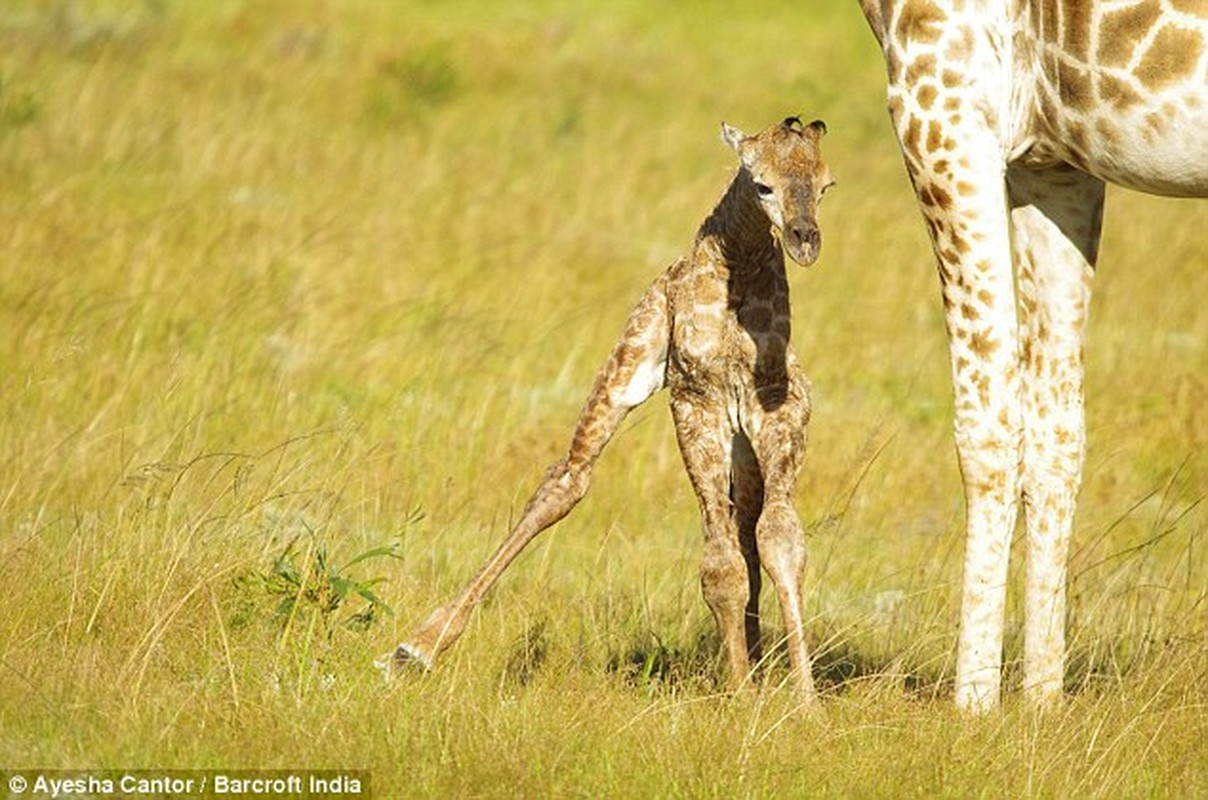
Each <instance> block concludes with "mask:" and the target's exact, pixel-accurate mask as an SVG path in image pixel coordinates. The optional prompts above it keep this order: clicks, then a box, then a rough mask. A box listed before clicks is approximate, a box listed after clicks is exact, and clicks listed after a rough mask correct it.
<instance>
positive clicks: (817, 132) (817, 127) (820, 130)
mask: <svg viewBox="0 0 1208 800" xmlns="http://www.w3.org/2000/svg"><path fill="white" fill-rule="evenodd" d="M805 129H806V130H808V131H811V132H812V133H813V136H814V138H815V139H821V138H822V137H823V136H825V135H826V123H825V122H823V121H822V120H820V119H816V120H814V121H813V122H811V123H810V124H809V125H806V126H805Z"/></svg>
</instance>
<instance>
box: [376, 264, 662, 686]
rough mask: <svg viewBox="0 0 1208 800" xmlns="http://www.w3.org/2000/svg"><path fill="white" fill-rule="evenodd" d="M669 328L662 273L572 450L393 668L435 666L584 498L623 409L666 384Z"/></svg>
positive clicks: (602, 376) (600, 378)
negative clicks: (511, 568) (517, 565)
mask: <svg viewBox="0 0 1208 800" xmlns="http://www.w3.org/2000/svg"><path fill="white" fill-rule="evenodd" d="M669 330H670V328H669V324H668V313H667V297H666V276H663V277H662V278H660V279H659V280H657V281H655V283H654V285H652V286H651V287H650V288H649V289H648V290H647V291H646V293H645V294H644V295H642V299H641V300H640V301H638V304H637V306H636V307H635V308H634V310H633V313H632V314H631V315H630V317H629V322H628V323H627V325H626V326H625V332H624V334H623V335H622V336H621V340H620V341H619V342H618V343H617V345H616V347H615V348H614V349H613V351H612V355H611V356H610V357H609V359H608V362H607V363H606V364H605V365H604V367H603V368H602V369H601V370H600V372H599V374H598V375H597V377H596V383H595V387H594V388H593V389H592V392H591V395H590V396H589V397H588V398H587V403H586V404H585V405H584V407H583V411H582V413H581V414H580V415H579V423H578V425H577V426H576V428H575V433H574V436H573V437H572V439H571V444H570V449H569V451H568V452H567V454H566V456H565V457H563V458H562V460H560V461H559V462H558V463H556V464H554V466H552V467H551V468H550V469H549V470H548V471H547V472H546V474H545V477H544V479H542V481H541V485H540V486H538V487H537V491H535V492H534V493H533V495H532V497H531V498H529V501H528V503H527V504H526V505H525V507H524V513H522V514H521V515H520V520H519V521H518V522H517V523H516V525H515V527H513V528H512V531H511V533H509V534H508V537H507V538H506V539H505V540H504V541H503V543H502V544H501V545H500V546H499V548H498V549H497V550H496V551H495V553H494V554H493V555H492V556H491V557H490V558H489V559H488V560H487V562H486V564H484V565H483V566H482V568H481V569H480V570H479V571H478V574H477V575H475V576H474V578H473V579H472V580H471V581H470V583H469V584H468V585H467V586H466V587H465V588H464V589H463V590H462V591H461V593H460V594H459V595H457V597H456V598H454V599H453V600H452V601H451V602H449V603H447V604H446V605H443V606H441V607H440V608H438V609H436V610H435V611H433V612H432V614H431V615H430V616H429V617H428V619H427V620H426V621H425V622H424V623H423V624H422V625H421V626H420V627H419V629H418V630H417V631H415V633H414V634H412V635H411V637H410V638H408V639H407V640H406V641H404V642H403V643H402V644H400V645H399V646H398V647H397V648H396V649H395V651H394V654H393V656H392V657H391V658H390V665H389V672H390V674H394V673H395V672H397V671H398V670H399V669H400V668H402V667H403V666H404V665H406V664H407V663H418V664H420V665H422V666H423V667H425V668H427V667H430V666H431V665H432V662H433V660H434V659H435V658H436V657H437V655H439V654H440V652H441V651H442V650H444V649H446V648H447V647H449V646H450V645H452V644H453V642H455V641H456V640H457V637H458V636H460V635H461V633H462V631H463V630H464V629H465V627H466V622H467V621H468V619H469V616H470V613H471V612H472V611H473V610H474V607H475V606H477V605H478V603H479V602H480V601H481V600H482V598H483V596H484V595H485V594H486V593H487V591H488V590H489V589H490V588H491V586H492V585H493V584H494V583H495V581H496V580H498V579H499V576H500V575H502V574H503V571H504V570H505V569H507V567H508V565H509V564H511V563H512V561H513V560H514V559H515V558H516V556H517V555H519V554H520V552H521V551H522V550H523V549H524V548H525V546H526V545H528V543H529V542H531V541H532V540H533V538H534V537H535V536H537V534H539V533H541V532H542V531H544V530H545V529H546V528H549V527H550V526H551V525H553V524H554V523H556V522H557V521H558V520H560V519H562V518H563V517H565V516H566V515H567V514H569V513H570V511H571V509H572V508H574V507H575V505H576V504H578V502H579V501H580V500H581V499H583V495H585V494H586V493H587V487H588V486H589V484H590V483H591V470H592V467H593V466H595V463H596V459H597V458H599V456H600V453H601V452H602V451H603V450H604V446H605V445H606V444H608V441H609V439H611V438H612V435H613V434H614V433H616V431H617V428H618V427H619V426H620V424H621V421H622V420H623V419H624V418H625V415H626V414H628V413H629V412H630V411H631V410H632V409H634V408H636V407H637V406H639V405H641V404H642V403H643V402H645V400H646V399H647V398H649V397H650V396H651V395H652V394H654V393H655V392H656V391H658V390H659V389H660V388H662V386H663V384H664V382H665V374H666V363H667V345H668V339H669Z"/></svg>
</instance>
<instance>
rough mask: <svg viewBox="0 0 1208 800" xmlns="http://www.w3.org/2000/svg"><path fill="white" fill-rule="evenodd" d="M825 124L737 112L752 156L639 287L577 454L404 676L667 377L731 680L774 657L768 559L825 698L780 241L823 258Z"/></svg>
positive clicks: (806, 407) (733, 137) (546, 521)
mask: <svg viewBox="0 0 1208 800" xmlns="http://www.w3.org/2000/svg"><path fill="white" fill-rule="evenodd" d="M825 132H826V126H825V125H824V124H823V123H822V122H821V121H815V122H811V123H809V124H808V125H803V124H802V123H801V120H799V119H798V118H796V117H790V118H788V119H786V120H784V122H782V123H780V124H778V125H774V126H772V127H770V128H768V129H767V130H765V131H763V132H761V133H759V134H757V135H755V136H746V135H744V134H743V133H742V131H740V130H738V129H736V128H733V127H731V126H729V125H726V124H724V123H723V124H722V139H723V140H724V141H725V142H726V143H727V144H729V145H730V146H731V147H732V148H734V150H735V151H736V152H737V153H738V158H739V161H740V167H739V169H738V173H737V174H736V175H735V177H734V179H733V181H732V182H731V183H730V186H729V188H728V189H727V190H726V192H725V194H724V195H722V198H721V200H720V202H718V204H717V206H716V208H714V210H713V212H712V213H711V214H710V215H709V217H708V218H707V219H706V220H705V221H704V223H703V224H702V225H701V227H700V230H699V232H698V233H697V235H696V241H695V243H694V244H693V246H692V251H691V253H690V255H688V257H686V258H680V259H679V260H677V261H676V262H675V263H673V264H672V265H671V266H670V267H669V268H668V269H667V270H666V271H665V272H664V273H663V274H662V275H660V276H659V278H658V279H657V280H656V281H655V282H654V284H653V285H652V286H651V287H650V288H649V289H648V290H647V291H646V293H645V294H644V295H642V298H641V300H640V301H638V304H637V307H636V308H635V309H634V310H633V313H632V314H631V315H630V317H629V321H628V323H627V324H626V326H625V332H624V333H623V334H622V335H621V339H620V341H619V342H617V344H616V347H615V348H614V349H613V351H612V355H611V356H610V357H609V359H608V362H607V363H606V364H605V365H604V367H603V368H602V369H601V370H600V373H599V375H598V376H597V377H596V382H595V387H594V388H593V389H592V392H591V395H590V396H589V397H588V399H587V403H586V405H585V406H584V408H583V412H582V414H581V415H580V417H579V423H578V426H577V427H576V428H575V433H574V436H573V438H572V439H571V444H570V450H569V452H568V453H567V454H566V456H565V457H564V458H562V460H560V461H559V462H558V463H556V464H554V465H553V466H552V467H551V468H550V469H549V471H548V472H547V473H546V475H545V478H544V479H543V480H542V481H541V485H540V486H538V487H537V491H536V492H534V494H533V496H532V497H531V498H530V499H529V501H528V504H527V505H526V506H525V508H524V513H523V514H521V516H520V520H519V522H517V523H516V525H515V527H514V528H513V529H512V531H511V533H510V534H509V535H508V537H507V539H506V540H505V541H504V542H503V544H502V545H500V547H499V549H498V550H497V551H496V552H495V554H494V555H492V556H491V558H490V559H489V560H488V561H487V563H486V564H485V565H484V566H483V567H482V569H481V570H480V571H479V572H478V574H477V575H476V576H475V577H474V579H473V580H471V581H470V583H469V585H468V586H466V588H465V589H464V590H462V592H461V594H459V595H458V596H457V597H456V598H455V599H454V600H453V601H452V602H450V603H449V604H447V605H444V606H442V607H440V608H438V609H437V610H436V611H434V612H433V613H432V615H431V616H430V617H428V619H427V621H426V622H424V624H423V625H422V626H420V628H419V630H418V631H416V632H415V633H414V634H413V635H412V636H411V638H410V639H408V640H407V641H405V642H403V643H402V644H400V645H399V646H398V648H397V649H396V650H395V651H394V654H393V656H392V657H391V658H390V665H389V671H390V673H391V674H393V673H394V672H397V671H398V670H400V669H402V668H403V666H404V665H405V664H407V663H409V662H418V663H419V664H420V665H422V666H423V667H425V668H427V667H429V666H431V664H432V661H433V659H435V658H436V656H437V655H438V654H439V653H440V652H441V651H442V650H444V649H445V648H446V647H448V646H449V645H451V644H453V642H454V641H455V640H456V639H457V637H458V636H459V635H461V632H462V630H463V629H464V628H465V626H466V621H467V618H468V617H469V615H470V612H471V611H472V610H473V609H474V607H475V606H476V605H477V604H478V602H479V601H480V600H481V599H482V597H483V595H484V594H485V593H486V592H487V590H488V589H490V587H491V585H492V584H494V583H495V580H496V579H497V578H498V577H499V576H500V574H501V573H502V572H503V571H504V570H505V569H506V568H507V566H508V565H509V564H510V563H511V562H512V560H513V559H514V558H515V557H516V556H517V555H518V554H519V553H520V551H521V550H523V549H524V547H525V545H527V544H528V543H529V542H530V541H532V539H533V537H535V536H536V535H537V534H539V533H541V532H542V531H543V530H545V529H546V528H548V527H550V526H551V525H553V524H554V523H555V522H557V521H558V520H560V519H562V518H563V517H564V516H566V514H567V513H569V512H570V510H571V509H572V508H574V506H575V505H576V504H577V503H578V502H579V500H581V499H582V498H583V496H584V495H585V494H586V492H587V488H588V484H589V483H590V481H591V471H592V467H593V466H594V465H595V463H596V459H597V458H598V457H599V456H600V453H601V451H602V450H603V449H604V446H605V445H606V444H607V443H608V440H609V439H610V438H611V437H612V435H613V434H614V433H615V432H616V430H617V428H618V426H620V424H621V421H622V420H623V419H624V418H625V415H626V414H628V413H629V412H630V411H631V410H632V409H634V408H636V407H637V406H639V405H641V404H642V403H643V402H644V401H645V400H646V399H647V398H649V397H650V396H651V395H652V394H654V393H655V392H656V391H658V390H659V389H661V388H663V387H664V386H666V387H668V388H669V389H670V390H671V414H672V417H673V418H674V421H675V431H676V437H677V439H678V441H679V448H680V453H681V454H682V456H683V460H684V466H685V467H686V468H687V471H688V477H689V478H690V480H691V482H692V488H693V489H694V490H695V492H696V497H697V500H698V501H699V503H700V510H701V517H702V518H703V522H704V533H705V548H704V558H703V561H702V564H701V588H702V589H703V592H704V596H705V601H706V602H707V603H708V605H709V608H710V609H711V610H712V612H713V615H714V617H715V618H716V620H717V627H718V629H719V631H720V634H721V642H722V648H723V651H724V656H725V661H726V664H727V666H728V678H729V683H730V685H731V687H733V688H740V687H741V686H743V685H745V684H746V683H747V682H748V681H749V679H750V675H751V667H752V663H753V662H755V661H758V660H759V658H760V642H759V589H760V566H762V567H763V568H764V569H766V570H767V572H768V575H769V576H770V577H771V579H772V582H773V583H774V584H775V587H776V591H777V593H778V595H779V599H780V608H781V611H782V613H783V616H784V623H785V627H786V629H787V644H788V652H789V659H790V662H791V667H792V675H793V681H794V685H795V687H796V688H797V690H798V691H799V693H800V694H801V695H802V696H803V697H804V698H806V699H809V698H812V697H813V694H814V684H813V679H812V677H811V675H810V662H809V656H808V653H807V652H806V646H805V636H804V633H803V627H804V626H803V623H802V617H801V596H800V595H801V588H800V587H801V584H800V580H801V573H802V569H803V567H804V565H805V538H804V532H803V530H802V527H801V522H800V520H799V519H798V518H797V513H796V511H795V510H794V509H793V505H792V494H793V487H794V485H795V483H796V481H797V474H798V472H799V471H800V469H801V463H802V460H803V458H804V456H805V426H806V423H807V422H808V421H809V417H810V400H809V383H808V382H807V381H806V379H805V377H804V376H803V375H802V374H801V370H800V368H799V367H798V366H797V359H796V356H795V355H794V353H793V350H792V348H791V347H790V346H789V327H790V324H789V287H788V281H787V279H786V277H785V270H784V255H783V253H782V252H781V245H783V247H784V249H785V250H787V251H788V254H789V256H790V257H791V258H792V259H793V260H794V261H796V262H797V263H798V264H802V265H807V266H808V265H809V264H812V263H813V262H814V261H815V260H816V259H817V258H818V250H819V247H820V246H821V238H820V236H819V232H818V222H817V212H818V204H819V202H820V201H821V199H822V194H823V192H825V191H826V190H827V189H828V188H829V187H830V186H831V185H832V184H833V181H832V180H831V176H830V171H829V170H828V168H827V166H826V164H825V163H824V162H823V161H822V156H821V153H820V152H819V139H820V138H821V137H822V135H823V134H824V133H825ZM777 240H779V242H778V241H777Z"/></svg>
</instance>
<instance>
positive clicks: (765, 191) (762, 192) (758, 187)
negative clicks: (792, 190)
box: [755, 181, 772, 197]
mask: <svg viewBox="0 0 1208 800" xmlns="http://www.w3.org/2000/svg"><path fill="white" fill-rule="evenodd" d="M755 191H757V192H759V196H760V197H771V196H772V187H771V186H768V185H767V184H766V183H759V182H758V181H756V182H755Z"/></svg>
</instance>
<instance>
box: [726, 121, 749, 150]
mask: <svg viewBox="0 0 1208 800" xmlns="http://www.w3.org/2000/svg"><path fill="white" fill-rule="evenodd" d="M745 138H747V135H746V134H745V133H743V132H742V131H740V130H739V129H738V128H735V127H734V126H733V125H727V124H726V123H724V122H723V123H722V124H721V140H722V141H723V142H725V143H726V144H728V145H730V147H731V149H733V150H734V152H735V153H737V152H738V148H739V145H741V144H742V140H743V139H745Z"/></svg>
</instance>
